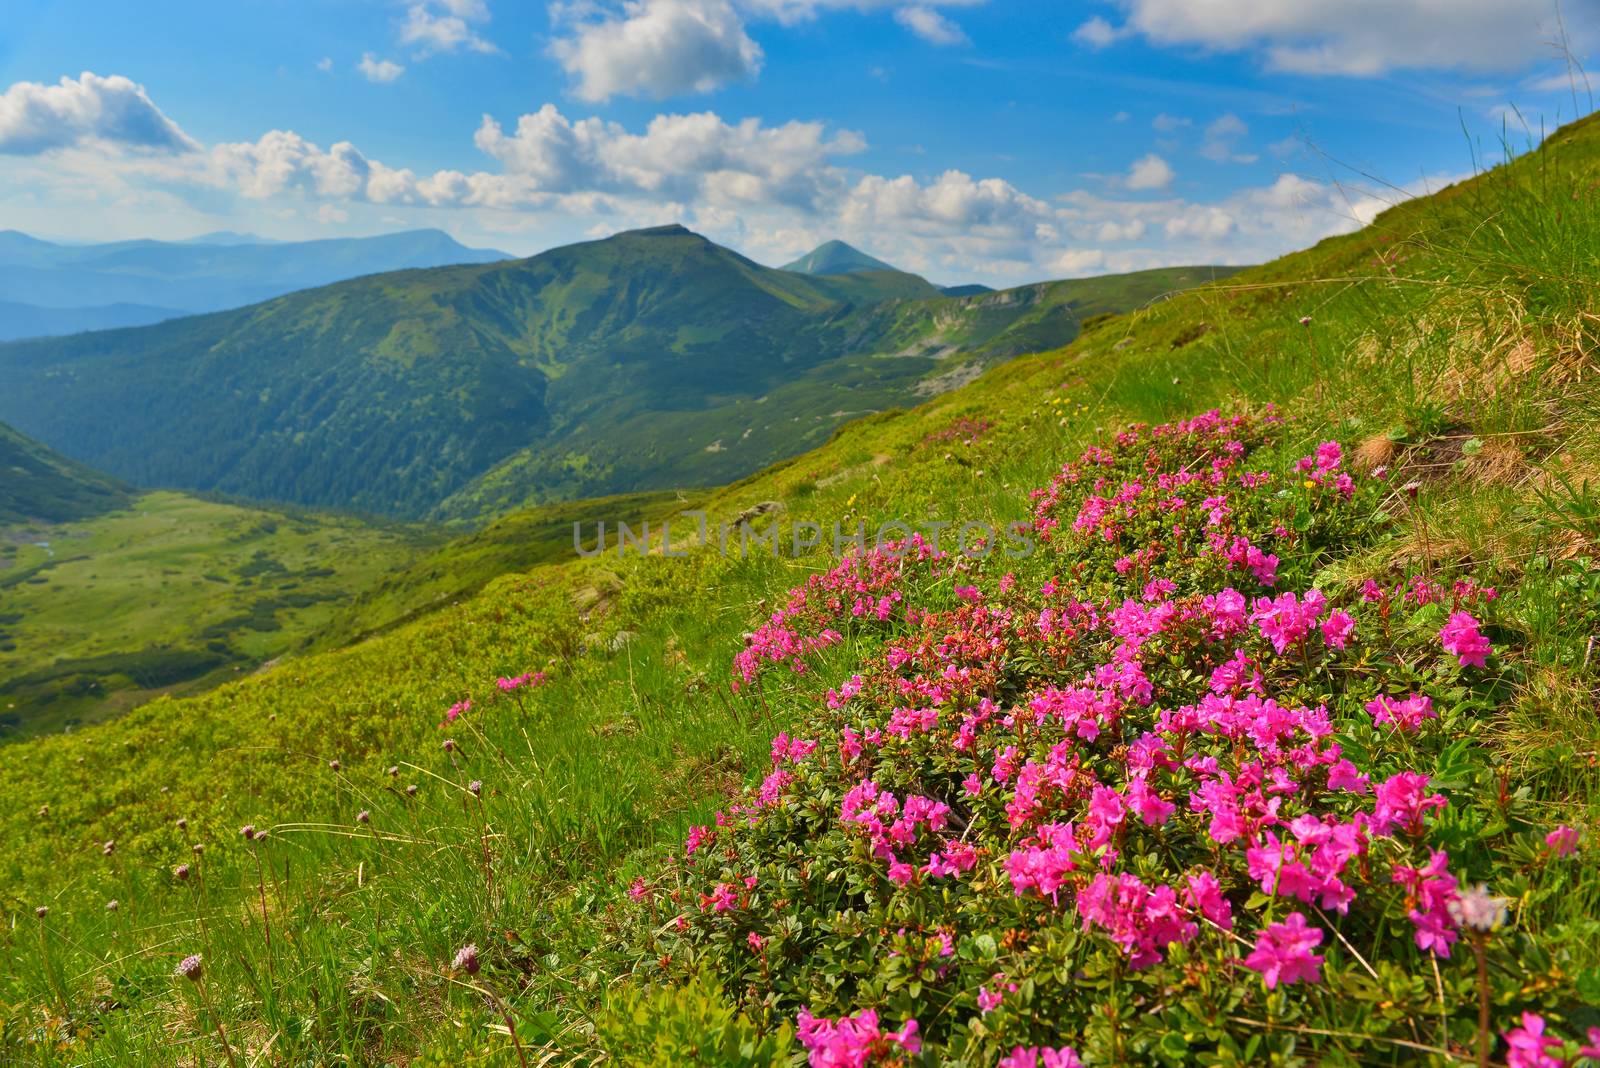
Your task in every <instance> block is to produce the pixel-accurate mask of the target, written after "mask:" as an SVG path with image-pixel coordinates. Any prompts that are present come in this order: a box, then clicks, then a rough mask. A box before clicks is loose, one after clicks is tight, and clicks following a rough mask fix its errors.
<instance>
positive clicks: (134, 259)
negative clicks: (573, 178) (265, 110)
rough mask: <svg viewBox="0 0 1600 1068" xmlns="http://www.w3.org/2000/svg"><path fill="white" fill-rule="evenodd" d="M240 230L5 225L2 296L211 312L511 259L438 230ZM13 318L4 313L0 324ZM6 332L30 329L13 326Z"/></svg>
mask: <svg viewBox="0 0 1600 1068" xmlns="http://www.w3.org/2000/svg"><path fill="white" fill-rule="evenodd" d="M231 236H232V238H233V239H232V240H224V241H210V240H201V241H193V242H170V241H142V240H141V241H118V242H112V243H110V244H100V245H57V244H53V243H51V242H48V241H40V240H39V239H37V238H34V237H30V236H29V235H27V234H23V233H19V232H17V231H15V230H8V231H4V232H0V301H10V302H15V303H20V304H31V305H38V306H41V307H45V308H54V309H62V310H68V309H80V308H82V309H91V308H96V307H101V306H104V305H114V304H140V305H148V306H154V307H159V308H174V309H182V310H183V311H185V312H190V313H193V312H205V311H216V310H219V309H222V308H235V307H239V306H241V305H244V304H252V303H255V302H257V301H262V300H267V299H269V298H271V297H276V296H279V295H281V294H284V293H289V292H292V291H294V290H297V289H307V288H310V287H312V286H319V285H326V284H327V283H329V282H334V281H338V280H340V279H343V278H354V277H357V276H360V275H366V274H376V273H378V272H381V271H396V270H402V269H405V268H412V267H437V266H443V265H446V264H452V263H486V262H491V261H494V260H504V259H509V258H510V257H509V256H507V255H506V254H505V253H503V252H497V251H495V250H493V249H475V248H468V247H467V246H465V245H462V244H460V243H458V242H457V241H456V240H455V239H454V238H452V237H450V235H448V234H446V233H443V232H442V231H439V230H411V231H404V232H401V233H393V234H381V235H378V236H375V237H349V238H345V237H341V238H328V239H324V240H318V241H281V242H262V241H260V240H259V239H251V238H248V237H245V236H241V235H231ZM85 314H86V316H88V315H89V314H90V313H88V312H86V313H85ZM101 314H104V313H101ZM146 321H148V320H146ZM4 323H5V320H4V319H3V318H0V329H3V328H4ZM109 325H133V321H132V320H129V321H128V322H127V323H125V324H111V323H92V322H89V321H87V319H85V320H84V321H81V322H79V321H69V323H68V324H67V327H66V330H63V331H61V332H76V331H78V330H89V329H98V328H100V327H101V326H109ZM5 336H8V337H19V336H24V335H22V334H19V333H16V332H14V331H7V332H6V334H5Z"/></svg>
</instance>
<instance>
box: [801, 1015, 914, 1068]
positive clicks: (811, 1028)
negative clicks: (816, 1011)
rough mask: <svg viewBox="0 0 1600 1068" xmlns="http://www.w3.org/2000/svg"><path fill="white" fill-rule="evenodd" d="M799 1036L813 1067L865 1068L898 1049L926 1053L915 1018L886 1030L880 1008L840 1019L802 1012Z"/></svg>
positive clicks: (912, 1052)
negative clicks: (879, 1014)
mask: <svg viewBox="0 0 1600 1068" xmlns="http://www.w3.org/2000/svg"><path fill="white" fill-rule="evenodd" d="M796 1035H797V1037H798V1038H799V1039H800V1045H801V1046H803V1047H805V1050H806V1055H807V1063H809V1064H810V1065H811V1068H862V1066H863V1065H867V1064H871V1063H872V1062H873V1061H875V1060H878V1059H881V1058H882V1057H884V1056H886V1055H887V1054H889V1053H892V1052H894V1051H895V1050H897V1049H898V1050H903V1051H905V1052H906V1053H911V1054H915V1053H919V1052H921V1050H922V1039H921V1038H920V1037H918V1035H917V1021H916V1020H915V1019H911V1020H907V1021H906V1022H905V1023H904V1024H902V1025H901V1026H900V1028H899V1030H896V1031H885V1030H884V1029H883V1027H882V1025H880V1024H879V1023H878V1012H877V1010H876V1009H862V1010H861V1011H860V1012H858V1013H856V1014H855V1015H854V1016H841V1017H839V1018H838V1019H837V1020H829V1019H827V1018H825V1017H821V1016H813V1015H811V1011H810V1010H809V1009H801V1010H800V1017H799V1026H798V1027H797V1028H796Z"/></svg>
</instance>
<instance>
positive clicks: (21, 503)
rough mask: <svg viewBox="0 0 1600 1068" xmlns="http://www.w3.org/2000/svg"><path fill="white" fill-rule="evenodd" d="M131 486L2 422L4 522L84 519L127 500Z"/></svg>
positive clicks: (0, 519)
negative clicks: (58, 452) (74, 460)
mask: <svg viewBox="0 0 1600 1068" xmlns="http://www.w3.org/2000/svg"><path fill="white" fill-rule="evenodd" d="M127 499H128V491H127V488H126V487H125V486H122V485H120V484H119V483H118V482H117V481H116V480H115V479H112V478H108V477H107V476H105V475H102V474H100V473H99V472H98V471H92V470H90V469H89V468H87V467H85V466H83V465H82V464H79V463H74V462H73V461H71V460H69V459H67V458H66V457H65V456H61V455H59V454H57V453H55V452H52V451H51V450H49V449H47V448H45V447H44V446H43V445H41V444H39V443H38V442H37V441H33V440H31V439H29V438H27V437H24V436H23V435H21V434H19V433H17V432H16V431H15V430H13V429H12V428H11V427H9V426H6V425H5V424H4V423H0V526H6V525H9V524H14V523H19V522H23V521H26V520H35V521H38V522H44V523H53V522H60V521H63V520H68V519H81V518H83V517H85V516H90V515H94V514H96V513H97V512H104V511H107V510H109V509H112V508H116V507H119V506H121V505H122V504H124V503H125V502H126V501H127Z"/></svg>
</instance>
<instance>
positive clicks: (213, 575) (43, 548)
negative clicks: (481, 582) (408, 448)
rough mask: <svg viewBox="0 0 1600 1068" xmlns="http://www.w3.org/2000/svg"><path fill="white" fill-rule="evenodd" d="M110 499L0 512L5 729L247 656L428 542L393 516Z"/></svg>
mask: <svg viewBox="0 0 1600 1068" xmlns="http://www.w3.org/2000/svg"><path fill="white" fill-rule="evenodd" d="M116 503H117V507H116V509H115V510H114V511H108V512H104V513H103V514H100V515H96V516H93V517H90V518H79V519H73V520H70V521H67V520H66V519H65V517H63V521H61V522H57V523H52V524H47V525H46V524H37V523H15V522H13V523H11V524H8V525H5V526H3V527H0V741H10V740H12V739H15V738H18V737H25V736H28V735H33V734H42V733H50V732H54V731H59V730H62V729H63V728H71V727H78V726H82V725H85V724H89V723H95V722H98V721H100V720H103V719H106V718H109V717H113V716H115V715H118V714H120V713H121V712H124V711H126V710H127V709H128V708H131V707H133V706H135V705H137V704H140V703H142V702H144V701H147V700H150V699H152V698H155V697H157V696H161V695H165V694H171V693H185V692H193V691H195V690H200V689H206V688H209V687H211V686H215V685H217V684H218V683H220V682H223V681H226V680H229V679H233V678H237V677H239V675H240V674H241V673H245V672H249V671H253V670H255V669H256V668H257V667H259V666H260V665H261V664H263V663H265V662H267V661H269V660H271V659H273V658H274V657H277V656H279V655H281V654H283V653H285V652H288V651H290V650H293V649H295V648H297V647H298V646H300V645H301V644H302V643H303V642H305V641H306V640H307V638H308V637H309V636H310V635H312V634H315V633H319V632H321V631H323V630H324V629H326V628H327V627H328V626H329V625H330V624H331V623H332V621H333V620H334V619H336V618H340V617H342V615H343V614H344V613H345V612H347V611H348V610H349V608H348V607H347V606H348V605H349V604H350V602H351V599H352V598H353V597H354V595H355V591H357V590H364V589H367V588H369V587H371V586H372V585H373V584H374V582H375V580H376V579H377V578H378V577H379V576H380V575H383V574H384V573H386V572H387V571H389V570H390V569H392V568H395V567H398V566H400V565H401V564H402V563H404V562H407V561H409V560H411V559H412V558H413V557H414V556H415V555H416V553H417V551H418V550H419V548H420V547H421V546H420V545H419V538H418V536H417V535H416V534H415V533H412V532H408V531H404V530H401V529H399V528H394V529H386V528H383V527H377V526H373V525H372V524H370V523H365V522H361V521H358V520H354V519H342V518H336V517H329V516H314V515H309V514H295V515H289V514H283V513H281V512H274V511H265V510H261V509H256V508H243V507H238V506H235V505H229V504H220V503H216V502H212V501H203V500H198V499H196V498H194V497H190V496H186V495H184V494H179V493H168V492H163V493H147V494H141V495H138V496H133V497H130V496H127V495H122V494H119V496H118V497H117V498H116ZM457 570H458V571H459V570H461V569H457Z"/></svg>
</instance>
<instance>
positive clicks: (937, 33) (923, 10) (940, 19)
mask: <svg viewBox="0 0 1600 1068" xmlns="http://www.w3.org/2000/svg"><path fill="white" fill-rule="evenodd" d="M894 17H895V21H896V22H898V23H900V25H902V26H904V27H906V28H907V29H908V30H910V31H911V32H912V33H914V34H916V35H917V36H918V37H920V38H922V39H923V40H924V41H927V42H928V43H929V44H936V45H941V46H944V45H959V44H970V43H971V42H970V41H968V40H967V35H966V33H965V32H964V31H963V30H962V29H961V27H960V26H957V25H956V24H955V22H953V21H952V20H951V19H950V18H949V17H948V16H946V15H941V14H939V12H937V11H935V10H934V9H933V8H931V7H928V6H926V5H923V4H914V5H912V6H910V7H902V8H899V9H898V10H896V11H895V13H894Z"/></svg>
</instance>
